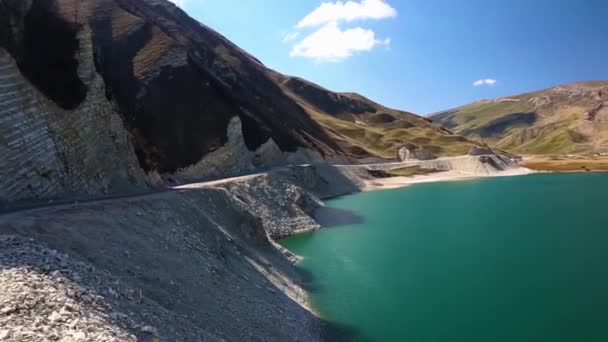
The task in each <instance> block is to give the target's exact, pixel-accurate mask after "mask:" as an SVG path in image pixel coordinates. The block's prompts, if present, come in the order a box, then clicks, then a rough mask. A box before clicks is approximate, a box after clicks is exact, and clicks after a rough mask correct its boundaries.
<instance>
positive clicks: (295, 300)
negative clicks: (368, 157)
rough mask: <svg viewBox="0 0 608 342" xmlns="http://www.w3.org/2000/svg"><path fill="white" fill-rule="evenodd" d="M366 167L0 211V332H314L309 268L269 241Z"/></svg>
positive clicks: (61, 335)
mask: <svg viewBox="0 0 608 342" xmlns="http://www.w3.org/2000/svg"><path fill="white" fill-rule="evenodd" d="M436 163H437V162H436ZM378 167H380V166H373V167H372V166H358V167H353V166H338V167H334V166H331V165H328V164H321V165H307V166H294V167H285V168H282V169H280V170H277V171H275V172H270V173H265V174H259V175H254V176H250V177H244V178H242V179H237V180H233V181H225V182H211V183H202V184H200V185H197V184H191V185H189V186H187V187H178V188H176V191H171V192H163V193H155V194H150V195H148V196H139V197H133V198H118V199H109V200H103V201H98V202H89V203H81V204H66V205H60V206H55V207H47V208H38V209H32V210H26V211H21V212H15V213H11V214H5V215H3V216H0V243H2V246H1V247H2V248H1V251H0V287H2V288H3V289H4V288H5V289H9V290H8V291H4V292H3V293H2V294H0V321H1V322H5V324H3V329H0V337H3V338H4V339H5V340H7V339H8V340H18V339H25V340H37V339H38V338H39V337H40V336H47V335H48V336H50V337H48V338H50V339H51V340H53V338H54V340H63V341H88V340H105V341H129V340H149V341H157V340H162V341H164V340H168V341H171V340H179V341H213V340H227V341H239V340H243V339H246V340H254V341H255V340H259V341H320V340H323V339H324V336H326V335H324V334H326V333H327V331H328V329H329V328H328V327H330V326H331V324H330V323H328V322H325V321H323V319H322V318H320V317H318V316H317V315H315V314H314V313H313V312H312V310H311V309H310V308H308V302H307V294H306V286H307V284H308V283H309V282H310V281H311V278H310V277H311V276H310V275H304V274H301V273H299V272H298V271H296V269H295V268H294V267H293V266H292V265H293V262H295V261H297V257H296V256H295V255H293V254H292V253H290V252H289V251H286V250H285V249H283V248H281V247H280V246H278V245H277V244H276V243H275V242H274V240H275V239H280V238H283V237H287V236H290V235H293V234H296V233H300V232H303V231H307V230H315V229H319V228H320V227H321V226H320V224H319V223H318V222H317V221H316V220H315V219H314V218H313V213H314V212H315V211H316V210H318V209H319V208H321V207H322V206H323V203H322V202H321V200H322V199H327V198H333V197H337V196H342V195H346V194H351V193H354V192H358V191H361V190H370V189H369V188H366V186H368V185H369V183H370V182H373V181H374V179H373V177H371V176H370V173H369V172H368V171H369V169H371V168H378ZM382 167H394V165H393V166H391V165H390V164H386V165H385V166H382ZM27 279H30V281H26V280H27ZM64 303H68V304H69V305H68V304H64ZM70 303H71V304H70ZM7 322H10V323H7ZM0 340H2V338H0Z"/></svg>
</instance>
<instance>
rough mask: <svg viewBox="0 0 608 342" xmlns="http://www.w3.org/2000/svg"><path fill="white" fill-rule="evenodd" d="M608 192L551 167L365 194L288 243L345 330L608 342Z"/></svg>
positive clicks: (325, 308)
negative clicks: (539, 171)
mask: <svg viewBox="0 0 608 342" xmlns="http://www.w3.org/2000/svg"><path fill="white" fill-rule="evenodd" d="M607 192H608V174H548V175H532V176H523V177H505V178H492V179H482V180H473V181H464V182H447V183H433V184H420V185H416V186H412V187H409V188H403V189H397V190H387V191H377V192H368V193H361V194H356V195H352V196H347V197H343V198H339V199H336V200H332V201H329V202H328V206H329V207H331V208H334V209H335V210H333V211H326V212H323V213H322V216H323V218H324V221H328V222H329V223H330V224H329V225H331V227H328V228H327V229H323V230H321V231H319V232H315V233H310V234H305V235H301V236H296V237H292V238H289V239H286V240H283V241H282V242H281V243H282V245H284V246H285V247H287V248H289V249H290V250H292V251H293V252H295V253H297V254H299V255H301V256H303V257H304V260H303V261H302V262H301V263H300V264H299V265H298V267H299V268H300V269H301V270H302V271H303V272H305V273H307V274H309V275H310V284H309V285H310V287H311V289H310V292H311V296H312V303H313V305H314V306H315V308H316V309H317V310H318V311H319V312H320V313H321V315H322V316H323V317H324V318H326V319H327V320H328V321H331V322H333V323H335V325H336V326H341V327H342V328H344V329H343V330H345V331H347V332H348V333H347V334H343V335H342V337H343V338H344V339H345V340H353V341H443V342H447V341H459V342H474V341H479V342H481V341H483V342H488V341H569V342H570V341H585V342H588V341H608V195H607ZM340 222H342V223H340ZM331 339H336V336H334V337H332V338H331Z"/></svg>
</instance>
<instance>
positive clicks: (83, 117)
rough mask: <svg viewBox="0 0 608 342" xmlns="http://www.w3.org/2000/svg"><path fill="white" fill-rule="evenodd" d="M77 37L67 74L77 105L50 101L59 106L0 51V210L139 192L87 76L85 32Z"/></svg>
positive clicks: (129, 153)
mask: <svg viewBox="0 0 608 342" xmlns="http://www.w3.org/2000/svg"><path fill="white" fill-rule="evenodd" d="M3 23H5V22H3ZM78 37H79V38H80V39H81V40H82V41H83V44H82V46H81V48H80V56H79V59H80V61H81V63H79V64H78V67H77V68H76V69H75V70H73V71H74V73H75V75H77V76H78V80H79V81H80V82H82V86H84V87H86V88H87V89H88V91H87V92H86V93H83V94H82V95H83V97H82V98H79V103H78V104H77V105H75V104H74V103H71V102H70V103H68V102H63V101H62V100H61V99H60V97H61V95H57V94H58V93H57V94H54V95H52V96H56V95H57V96H59V98H58V99H59V102H55V101H53V100H51V99H50V98H49V96H47V95H45V94H44V93H43V91H42V89H44V87H45V86H44V85H40V87H39V88H37V87H35V86H34V85H33V84H32V82H37V81H36V80H30V79H28V78H27V77H25V76H24V75H25V72H23V71H22V68H20V67H19V65H18V62H17V61H15V59H14V57H13V56H12V55H11V54H9V53H8V52H7V50H6V49H4V48H3V47H0V156H1V158H0V160H1V162H0V163H1V165H0V203H1V202H3V201H17V200H24V199H41V198H54V197H57V196H68V195H70V194H80V195H86V194H99V193H106V192H112V191H129V190H132V189H134V188H141V187H144V186H145V183H144V173H143V172H142V171H141V169H140V167H139V163H138V162H137V159H136V158H135V154H134V153H133V148H132V145H131V144H130V142H129V139H128V135H127V132H126V131H125V129H124V126H123V122H122V120H121V118H120V116H119V114H118V113H117V112H116V111H115V110H114V108H113V106H112V104H111V103H110V102H109V101H108V100H107V99H106V98H105V96H104V92H103V89H104V84H103V80H102V78H101V77H100V76H99V74H97V73H96V72H95V69H94V65H93V59H92V55H93V50H92V46H91V44H90V32H87V31H81V32H80V33H79V35H78ZM87 39H88V42H89V44H86V43H85V42H87ZM49 77H55V76H49ZM61 86H62V85H61V84H57V85H53V88H52V90H50V92H52V93H56V90H55V89H60V90H61V88H60V87H61ZM66 91H67V90H66ZM75 92H76V93H77V92H78V91H77V90H75ZM78 96H79V97H80V95H78ZM59 103H61V104H62V105H63V107H62V105H60V104H59ZM117 166H118V167H117Z"/></svg>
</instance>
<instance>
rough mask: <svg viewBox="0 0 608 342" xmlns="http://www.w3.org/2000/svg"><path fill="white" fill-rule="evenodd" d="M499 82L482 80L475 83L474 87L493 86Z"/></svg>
mask: <svg viewBox="0 0 608 342" xmlns="http://www.w3.org/2000/svg"><path fill="white" fill-rule="evenodd" d="M497 82H498V81H497V80H494V79H491V78H485V79H481V80H477V81H475V82H473V86H475V87H479V86H483V85H487V86H493V85H495V84H496V83H497Z"/></svg>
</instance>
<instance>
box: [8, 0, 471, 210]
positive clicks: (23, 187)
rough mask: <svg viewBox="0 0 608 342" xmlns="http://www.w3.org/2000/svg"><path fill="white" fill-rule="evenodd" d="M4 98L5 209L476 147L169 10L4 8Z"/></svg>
mask: <svg viewBox="0 0 608 342" xmlns="http://www.w3.org/2000/svg"><path fill="white" fill-rule="evenodd" d="M0 89H2V91H1V92H0V155H1V156H2V160H3V164H2V168H0V170H1V171H0V179H2V180H1V181H0V201H4V202H6V201H14V200H29V199H49V198H54V197H65V196H71V195H97V194H101V193H115V192H125V191H134V190H137V189H143V188H146V187H147V186H148V185H149V183H150V179H149V177H148V176H146V174H148V175H154V174H156V173H161V174H168V175H173V176H175V179H198V178H203V177H221V176H226V175H233V174H238V173H242V172H247V171H251V170H253V169H255V168H259V167H268V166H272V165H276V164H281V163H286V162H290V163H296V164H297V163H308V162H311V161H315V160H320V159H326V160H332V161H340V162H349V161H353V160H354V158H355V159H356V158H365V157H383V158H394V156H395V152H396V149H397V148H398V147H399V146H403V144H406V143H408V144H415V145H416V146H418V147H424V148H428V149H430V150H432V151H433V152H434V153H436V154H440V155H446V154H460V153H464V152H466V151H467V150H468V148H470V147H471V146H473V145H474V143H473V142H471V141H469V140H467V139H466V138H463V137H460V136H456V135H454V134H451V133H450V132H448V131H446V130H445V129H443V128H441V127H439V126H438V125H436V124H433V123H431V122H429V121H428V120H425V119H422V118H420V117H417V116H414V115H412V114H409V113H405V112H400V111H395V110H391V109H388V108H385V107H383V106H381V105H378V104H376V103H373V102H372V101H370V100H367V99H365V98H363V97H361V96H359V95H355V94H337V93H333V92H331V91H328V90H325V89H322V88H321V87H318V86H315V85H313V84H311V83H308V82H306V81H303V80H300V79H296V78H290V77H286V76H283V75H281V74H278V73H276V72H274V71H272V70H269V69H267V68H266V67H265V66H264V65H262V64H261V63H260V62H259V61H258V60H256V59H255V58H254V57H252V56H251V55H249V54H247V53H246V52H244V51H243V50H241V49H240V48H238V47H237V46H235V45H234V44H232V43H231V42H230V41H228V40H227V39H225V38H224V37H222V36H221V35H220V34H218V33H217V32H215V31H213V30H211V29H210V28H208V27H206V26H204V25H203V24H201V23H199V22H198V21H196V20H194V19H192V18H190V17H189V16H188V15H187V14H185V13H184V12H183V11H181V10H180V9H179V8H177V7H176V6H175V5H174V4H172V3H170V2H168V1H165V0H0ZM156 179H158V177H156Z"/></svg>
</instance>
